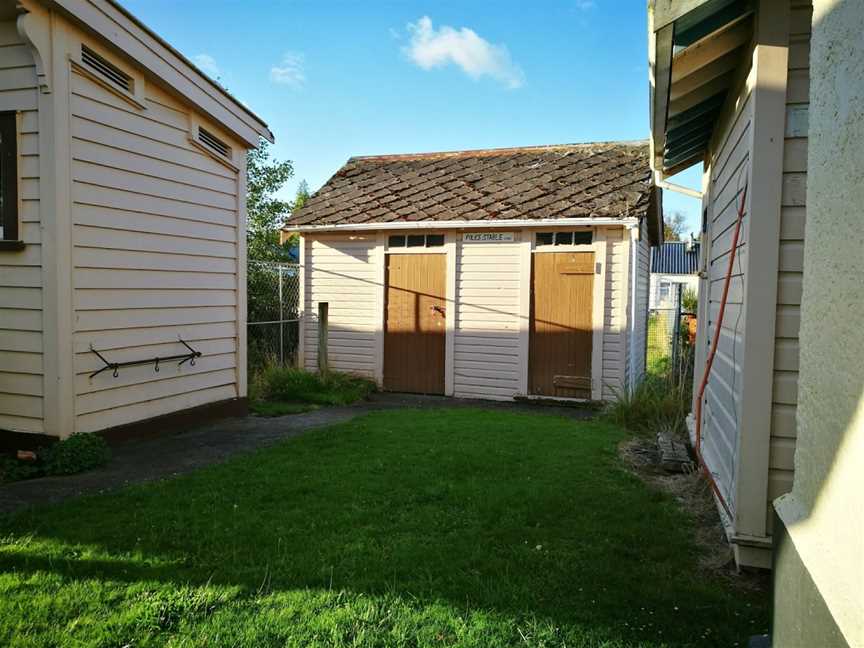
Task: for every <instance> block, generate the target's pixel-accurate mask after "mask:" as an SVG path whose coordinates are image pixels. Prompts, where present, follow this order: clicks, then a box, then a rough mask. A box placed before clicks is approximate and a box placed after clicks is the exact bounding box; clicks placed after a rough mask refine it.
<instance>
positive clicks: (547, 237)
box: [537, 232, 555, 245]
mask: <svg viewBox="0 0 864 648" xmlns="http://www.w3.org/2000/svg"><path fill="white" fill-rule="evenodd" d="M554 242H555V232H537V245H552V244H553V243H554Z"/></svg>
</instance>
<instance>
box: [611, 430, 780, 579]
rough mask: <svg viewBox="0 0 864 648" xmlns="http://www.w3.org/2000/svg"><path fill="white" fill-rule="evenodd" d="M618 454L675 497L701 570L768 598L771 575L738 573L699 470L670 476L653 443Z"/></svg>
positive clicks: (628, 445) (624, 445) (633, 443)
mask: <svg viewBox="0 0 864 648" xmlns="http://www.w3.org/2000/svg"><path fill="white" fill-rule="evenodd" d="M618 453H619V455H620V456H621V458H622V459H623V460H624V462H625V464H626V465H627V467H628V468H629V469H630V471H631V472H632V473H633V474H635V475H637V476H638V477H639V478H640V479H642V480H643V481H644V482H646V483H647V484H649V485H650V486H652V487H654V488H657V489H658V490H661V491H663V492H666V493H669V494H670V495H672V496H673V497H674V498H675V501H677V502H678V503H679V504H680V506H681V509H682V511H684V513H685V514H686V515H687V516H688V517H690V518H691V520H692V522H693V529H694V540H695V542H696V545H697V547H698V549H699V561H698V564H699V568H700V569H701V570H704V571H705V572H708V573H710V574H712V575H715V576H718V577H720V578H722V579H723V580H724V581H726V582H728V583H729V584H730V585H731V586H733V587H735V588H740V589H742V590H746V591H748V592H763V593H765V594H766V595H767V593H768V591H769V589H770V578H769V574H768V572H766V571H762V570H741V571H739V570H738V569H737V568H736V566H735V558H734V556H733V554H732V547H731V546H730V545H729V542H728V541H727V540H726V533H725V531H724V530H723V524H722V522H721V521H720V515H719V513H718V511H717V506H716V504H715V503H714V498H713V496H712V494H711V487H710V486H709V485H708V482H707V481H706V480H705V478H704V477H703V476H702V475H701V474H700V473H699V471H698V470H694V472H691V473H669V472H667V471H666V470H664V469H663V468H662V467H661V466H660V453H659V451H658V449H657V444H656V442H654V441H653V440H651V439H646V438H632V439H627V440H625V441H622V442H621V443H620V444H618Z"/></svg>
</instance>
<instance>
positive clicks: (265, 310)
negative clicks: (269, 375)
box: [246, 261, 300, 369]
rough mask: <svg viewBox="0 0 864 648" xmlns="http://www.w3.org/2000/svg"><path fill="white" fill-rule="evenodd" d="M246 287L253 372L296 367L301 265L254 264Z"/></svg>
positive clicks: (248, 337)
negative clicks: (267, 367)
mask: <svg viewBox="0 0 864 648" xmlns="http://www.w3.org/2000/svg"><path fill="white" fill-rule="evenodd" d="M246 286H247V316H246V318H247V345H248V362H249V367H250V369H255V368H259V367H262V366H264V365H265V364H268V363H277V364H280V365H290V364H293V363H294V361H295V359H296V356H297V344H298V341H299V339H300V265H299V264H297V263H270V262H264V261H250V262H249V264H248V266H247V271H246Z"/></svg>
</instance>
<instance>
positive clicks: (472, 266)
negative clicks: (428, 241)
mask: <svg viewBox="0 0 864 648" xmlns="http://www.w3.org/2000/svg"><path fill="white" fill-rule="evenodd" d="M514 238H516V239H517V240H515V241H514V242H513V243H479V242H467V241H461V240H459V241H457V243H456V324H455V326H456V330H455V334H454V347H455V348H454V379H453V386H454V395H455V396H457V397H464V398H505V397H510V398H512V397H513V396H516V395H518V394H519V393H520V378H521V376H522V372H523V370H524V366H523V359H522V357H521V356H520V355H519V354H518V346H519V339H520V329H521V328H522V327H525V326H527V325H528V323H527V322H524V321H522V318H521V317H520V313H519V308H520V301H519V297H520V293H521V290H522V286H521V277H522V272H521V264H522V254H521V243H520V242H519V235H517V236H516V237H514ZM487 349H493V351H492V353H489V352H488V351H487ZM508 349H509V350H513V351H514V352H516V353H512V354H511V353H509V352H508V351H507V350H508ZM495 350H497V352H496V351H495ZM488 359H494V360H495V362H496V364H497V366H498V369H499V370H497V371H494V370H493V371H489V370H488V369H486V368H483V361H484V360H488Z"/></svg>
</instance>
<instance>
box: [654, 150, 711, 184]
mask: <svg viewBox="0 0 864 648" xmlns="http://www.w3.org/2000/svg"><path fill="white" fill-rule="evenodd" d="M704 159H705V153H704V151H702V152H697V153H696V154H695V155H694V156H693V157H691V158H688V159H687V160H684V161H683V162H680V163H678V164H676V165H675V166H671V167H669V168H668V169H663V177H664V178H671V177H672V176H674V175H677V174H679V173H681V172H682V171H683V170H684V169H688V168H690V167H691V166H693V165H694V164H697V163H699V162H702V161H703V160H704Z"/></svg>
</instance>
